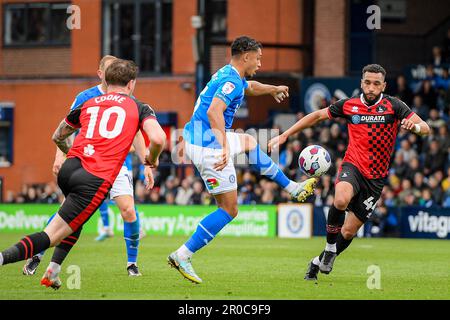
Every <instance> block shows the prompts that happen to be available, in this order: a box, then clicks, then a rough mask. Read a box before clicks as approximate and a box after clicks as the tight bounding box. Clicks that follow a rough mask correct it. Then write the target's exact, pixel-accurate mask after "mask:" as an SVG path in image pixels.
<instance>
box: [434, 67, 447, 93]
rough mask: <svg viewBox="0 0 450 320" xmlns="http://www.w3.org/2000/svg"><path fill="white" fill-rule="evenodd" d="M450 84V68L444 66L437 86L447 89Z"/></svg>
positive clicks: (437, 79)
mask: <svg viewBox="0 0 450 320" xmlns="http://www.w3.org/2000/svg"><path fill="white" fill-rule="evenodd" d="M449 86H450V77H449V74H448V69H447V68H443V69H442V74H441V75H440V76H438V77H437V78H436V88H437V89H441V90H444V91H446V90H447V89H448V88H449Z"/></svg>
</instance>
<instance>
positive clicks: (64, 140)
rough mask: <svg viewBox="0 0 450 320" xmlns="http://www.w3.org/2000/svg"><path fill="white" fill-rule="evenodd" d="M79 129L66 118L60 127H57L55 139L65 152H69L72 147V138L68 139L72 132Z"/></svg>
mask: <svg viewBox="0 0 450 320" xmlns="http://www.w3.org/2000/svg"><path fill="white" fill-rule="evenodd" d="M76 130H77V129H75V128H74V127H72V126H70V125H68V124H67V122H66V121H65V120H63V121H61V123H60V124H59V126H58V128H56V130H55V132H54V133H53V137H52V139H53V141H54V142H55V143H56V145H57V146H58V148H59V149H60V150H61V151H62V152H63V153H64V154H67V152H69V150H70V148H71V147H72V143H73V141H72V139H68V138H69V137H70V136H71V135H72V133H74V132H75V131H76Z"/></svg>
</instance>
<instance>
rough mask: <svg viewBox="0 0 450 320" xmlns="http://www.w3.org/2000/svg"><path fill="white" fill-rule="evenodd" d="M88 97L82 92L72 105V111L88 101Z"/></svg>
mask: <svg viewBox="0 0 450 320" xmlns="http://www.w3.org/2000/svg"><path fill="white" fill-rule="evenodd" d="M87 100H88V99H86V98H85V96H84V95H83V94H82V93H80V94H78V95H77V96H76V97H75V100H73V102H72V105H71V106H70V111H72V110H74V109H76V108H77V107H78V106H79V105H80V104H83V103H85V102H86V101H87Z"/></svg>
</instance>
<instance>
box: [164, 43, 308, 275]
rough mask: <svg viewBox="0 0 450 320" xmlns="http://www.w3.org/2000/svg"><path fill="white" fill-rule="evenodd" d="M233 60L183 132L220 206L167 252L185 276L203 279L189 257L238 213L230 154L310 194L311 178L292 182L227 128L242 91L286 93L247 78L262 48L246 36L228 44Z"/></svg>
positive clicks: (298, 194) (295, 192)
mask: <svg viewBox="0 0 450 320" xmlns="http://www.w3.org/2000/svg"><path fill="white" fill-rule="evenodd" d="M231 55H232V58H231V62H230V64H228V65H226V66H224V67H223V68H221V69H220V70H219V71H217V72H216V73H215V74H214V75H213V76H212V77H211V80H210V81H209V82H208V84H207V86H206V87H205V88H204V89H203V91H202V92H201V93H200V95H199V97H198V99H197V102H196V104H195V107H194V113H193V115H192V117H191V120H190V121H189V122H188V123H187V124H186V126H185V128H184V132H183V138H184V141H185V152H186V155H187V156H188V157H189V158H190V160H191V161H192V162H193V163H194V165H195V166H196V168H197V169H198V171H199V173H200V175H201V177H202V179H203V181H204V183H205V185H206V187H207V189H208V192H209V193H210V194H212V195H213V196H214V198H215V200H216V203H217V205H218V208H217V210H216V211H214V212H212V213H211V214H209V215H208V216H206V217H205V218H204V219H203V220H202V221H200V223H199V224H198V227H197V229H196V231H195V232H194V233H193V235H192V236H191V237H190V239H188V241H187V242H186V243H184V244H183V245H182V246H181V247H180V248H179V249H178V250H176V251H175V252H173V253H171V254H170V255H169V256H168V263H169V265H171V266H172V267H174V268H176V269H177V270H178V271H179V272H180V273H181V274H182V275H183V276H184V277H185V278H186V279H188V280H190V281H192V282H194V283H201V282H202V279H201V278H200V277H199V276H198V275H197V274H196V273H195V271H194V269H193V267H192V263H191V257H192V255H193V253H195V252H197V251H198V250H200V249H201V248H202V247H204V246H205V245H206V244H208V243H209V242H211V241H212V240H213V239H214V237H215V236H216V235H217V234H218V233H219V231H220V230H221V229H222V228H224V227H225V226H226V225H227V224H228V223H230V222H231V221H232V220H233V218H235V217H236V216H237V214H238V201H237V182H236V170H235V168H234V164H233V159H232V158H233V157H234V156H235V155H237V154H240V153H243V152H245V153H246V154H247V157H248V160H249V164H250V165H251V166H252V167H253V168H254V169H256V170H257V171H258V172H259V173H260V174H261V175H263V176H265V177H267V178H269V179H271V180H273V181H275V182H276V183H277V184H278V185H279V186H280V187H281V188H283V189H284V190H286V191H287V192H288V193H289V194H290V195H291V197H292V198H293V199H295V200H296V201H299V202H302V201H304V200H305V199H306V198H307V197H308V196H310V195H312V194H313V192H314V187H315V184H316V179H315V178H310V179H307V180H306V181H304V182H302V183H297V182H295V181H292V180H290V179H289V178H288V177H286V175H285V174H284V173H283V171H282V170H281V169H280V168H279V167H278V165H277V164H275V163H274V162H273V161H272V159H271V158H270V157H269V156H268V155H267V154H266V153H264V152H263V151H262V150H261V148H260V146H259V145H258V142H257V141H256V140H255V139H254V138H253V137H252V136H251V135H249V134H239V133H235V132H230V131H229V129H231V126H232V123H233V119H234V115H235V114H236V111H237V110H238V108H239V106H240V104H241V103H242V100H243V98H244V95H250V96H260V95H271V96H272V97H274V99H275V100H276V101H277V102H281V101H282V100H284V99H285V98H287V97H288V96H289V93H288V90H289V88H288V87H286V86H273V85H266V84H262V83H260V82H257V81H247V80H246V77H252V76H254V75H255V73H256V71H257V70H258V69H259V68H260V67H261V57H262V46H261V44H260V43H259V42H257V41H255V40H254V39H251V38H249V37H246V36H242V37H239V38H237V39H235V40H234V42H233V43H232V45H231Z"/></svg>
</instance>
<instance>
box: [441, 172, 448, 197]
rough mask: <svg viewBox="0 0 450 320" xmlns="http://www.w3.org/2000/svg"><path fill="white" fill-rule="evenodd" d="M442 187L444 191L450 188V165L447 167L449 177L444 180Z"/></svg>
mask: <svg viewBox="0 0 450 320" xmlns="http://www.w3.org/2000/svg"><path fill="white" fill-rule="evenodd" d="M441 187H442V190H444V192H447V191H449V190H450V167H448V168H447V177H445V179H443V180H442V183H441Z"/></svg>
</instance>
